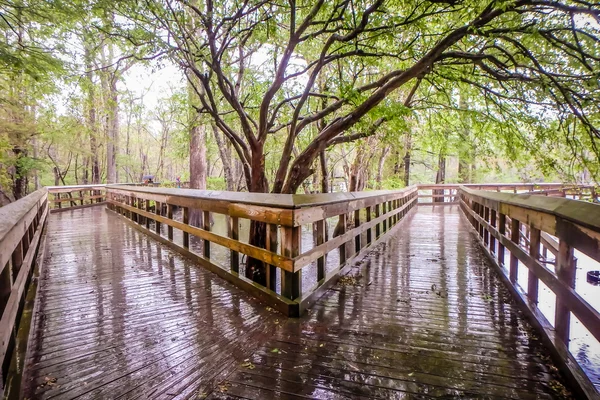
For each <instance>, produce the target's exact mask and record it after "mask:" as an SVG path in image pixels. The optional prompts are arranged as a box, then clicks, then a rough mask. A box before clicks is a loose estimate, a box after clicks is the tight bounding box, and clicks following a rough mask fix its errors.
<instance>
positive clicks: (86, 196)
mask: <svg viewBox="0 0 600 400" xmlns="http://www.w3.org/2000/svg"><path fill="white" fill-rule="evenodd" d="M47 189H48V192H49V193H50V194H51V198H50V200H49V202H50V204H51V205H52V206H51V212H56V211H62V210H73V209H76V208H84V207H91V206H95V205H98V204H102V203H104V202H105V201H106V185H104V184H98V185H73V186H48V187H47Z"/></svg>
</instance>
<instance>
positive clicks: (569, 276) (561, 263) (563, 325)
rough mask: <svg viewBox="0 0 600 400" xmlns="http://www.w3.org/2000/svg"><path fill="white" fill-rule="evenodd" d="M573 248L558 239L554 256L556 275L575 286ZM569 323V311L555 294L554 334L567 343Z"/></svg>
mask: <svg viewBox="0 0 600 400" xmlns="http://www.w3.org/2000/svg"><path fill="white" fill-rule="evenodd" d="M573 253H574V249H573V247H571V246H570V245H569V244H568V243H567V242H566V240H564V239H559V243H558V256H557V257H556V276H557V277H558V279H559V280H560V281H561V282H563V283H564V284H565V285H567V286H569V287H570V288H575V270H576V268H575V260H574V257H573V256H574V254H573ZM570 325H571V311H570V310H569V308H568V307H567V305H566V304H565V302H563V301H562V299H561V298H560V297H559V296H556V310H555V315H554V329H555V330H556V335H557V336H558V337H559V338H560V339H561V340H562V341H563V342H564V343H565V344H566V345H568V344H569V331H570Z"/></svg>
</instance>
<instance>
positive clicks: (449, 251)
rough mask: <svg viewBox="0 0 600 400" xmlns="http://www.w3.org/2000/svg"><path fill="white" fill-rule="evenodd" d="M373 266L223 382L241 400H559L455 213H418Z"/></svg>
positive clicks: (549, 374)
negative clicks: (297, 399)
mask: <svg viewBox="0 0 600 400" xmlns="http://www.w3.org/2000/svg"><path fill="white" fill-rule="evenodd" d="M424 227H427V228H426V229H424ZM363 265H365V264H363ZM366 265H368V267H363V268H359V267H356V268H355V269H354V270H353V271H352V272H351V273H352V274H357V273H359V272H360V274H362V276H359V277H358V278H357V279H355V280H353V281H352V282H350V281H351V280H342V281H341V283H339V284H338V285H336V286H335V287H334V288H333V289H332V290H330V291H329V293H327V294H326V295H325V296H323V297H322V298H321V299H320V300H319V301H317V303H316V304H315V305H314V307H313V308H312V309H311V310H310V312H309V313H308V314H307V315H306V316H304V317H302V318H301V319H298V320H289V321H287V322H286V324H285V325H284V326H283V327H282V328H281V329H279V330H277V331H276V333H275V335H274V336H273V337H272V338H268V339H267V341H266V343H265V344H264V345H262V346H261V347H260V349H259V350H257V351H256V352H255V353H254V354H253V355H252V357H250V359H249V362H251V363H252V366H253V367H252V368H248V367H247V366H246V367H244V366H238V368H237V370H236V371H235V372H234V373H232V374H231V375H230V376H228V377H227V378H226V379H225V380H224V381H223V382H224V383H229V384H231V383H233V384H235V386H233V390H232V394H234V395H235V396H241V397H247V398H255V399H259V398H266V397H264V396H266V393H265V392H264V391H267V390H268V391H272V392H268V393H269V395H270V396H271V397H273V398H285V397H287V396H288V394H289V395H294V396H300V397H301V398H406V399H408V398H411V399H412V398H430V397H433V398H490V399H505V398H511V399H550V398H560V396H559V395H558V394H557V393H556V392H555V390H554V389H553V388H552V387H556V383H560V382H562V380H561V377H560V376H559V375H557V374H556V372H554V371H555V369H554V366H553V365H552V364H551V363H550V362H549V360H548V359H547V358H546V349H545V347H544V346H543V345H542V343H541V342H540V341H539V339H538V338H537V337H536V335H535V333H534V332H532V331H531V327H530V326H529V325H528V323H527V322H526V321H525V320H524V319H523V317H522V316H521V312H520V310H519V309H518V308H517V306H516V305H514V304H513V300H512V298H511V296H510V294H509V293H508V291H507V290H506V289H505V288H504V286H503V285H502V283H501V281H500V279H499V278H498V277H497V276H496V275H495V273H494V272H493V270H492V269H491V268H490V266H489V264H488V261H487V258H486V257H485V255H484V254H483V253H482V251H481V250H480V248H479V247H478V244H477V243H476V242H475V241H474V240H473V238H472V236H471V234H470V233H469V230H468V226H467V225H466V221H464V220H462V219H461V217H460V215H459V213H458V208H457V207H456V206H450V207H425V208H419V210H418V212H417V213H416V214H415V215H414V216H413V217H412V218H411V219H409V220H408V222H407V224H406V225H403V226H402V227H401V229H399V230H398V233H396V234H395V236H394V237H393V238H392V239H391V240H390V241H389V242H387V244H384V245H380V246H379V247H378V248H377V251H375V252H373V253H372V254H371V255H370V256H369V258H368V261H367V262H366ZM344 282H350V283H346V284H344ZM213 396H214V398H221V397H220V396H222V394H217V393H215V394H213Z"/></svg>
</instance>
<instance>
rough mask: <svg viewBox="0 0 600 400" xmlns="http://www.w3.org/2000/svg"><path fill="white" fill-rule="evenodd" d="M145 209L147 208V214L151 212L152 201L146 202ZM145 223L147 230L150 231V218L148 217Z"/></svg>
mask: <svg viewBox="0 0 600 400" xmlns="http://www.w3.org/2000/svg"><path fill="white" fill-rule="evenodd" d="M144 207H145V208H146V212H148V213H149V212H150V200H148V199H145V200H144ZM145 222H146V229H148V230H149V229H150V218H148V217H146V219H145Z"/></svg>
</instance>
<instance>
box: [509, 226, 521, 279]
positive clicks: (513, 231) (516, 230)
mask: <svg viewBox="0 0 600 400" xmlns="http://www.w3.org/2000/svg"><path fill="white" fill-rule="evenodd" d="M520 225H521V223H520V222H519V221H518V220H517V219H516V218H512V219H511V222H510V240H511V241H512V242H513V243H514V244H515V245H516V246H519V241H520V235H521V233H520V232H521V228H520ZM509 274H510V281H511V282H512V283H516V282H517V278H518V275H519V259H518V258H517V256H516V255H515V254H514V253H513V252H512V251H511V252H510V273H509Z"/></svg>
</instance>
